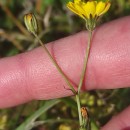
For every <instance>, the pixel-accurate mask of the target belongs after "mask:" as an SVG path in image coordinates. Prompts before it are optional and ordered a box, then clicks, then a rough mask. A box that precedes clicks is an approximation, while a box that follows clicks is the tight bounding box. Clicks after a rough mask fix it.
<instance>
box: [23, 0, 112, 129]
mask: <svg viewBox="0 0 130 130" xmlns="http://www.w3.org/2000/svg"><path fill="white" fill-rule="evenodd" d="M110 5H111V3H110V1H109V0H106V1H102V0H98V1H96V0H91V1H85V0H74V2H68V4H67V7H68V8H69V9H70V10H71V11H72V12H74V13H75V14H77V15H78V16H80V17H81V18H83V19H84V20H85V22H86V28H87V30H88V43H87V48H86V54H85V59H84V65H83V69H82V73H81V78H80V81H79V84H78V85H77V88H78V89H76V88H74V86H73V84H72V83H71V81H70V80H69V78H68V77H67V76H66V75H65V74H64V72H63V71H62V69H61V68H60V66H59V65H58V64H57V62H56V60H55V59H54V58H53V57H52V55H51V54H50V52H49V51H48V49H47V48H46V46H45V45H44V44H43V42H42V41H41V40H40V38H39V37H38V24H37V20H36V17H35V15H34V14H33V13H29V14H26V15H25V16H24V21H25V25H26V27H27V29H28V31H29V32H31V33H32V34H33V35H34V36H35V38H36V39H37V40H38V41H39V43H40V44H41V46H42V47H43V49H44V50H45V52H46V53H47V54H48V56H49V58H50V60H51V61H52V63H53V64H54V65H55V67H56V68H57V70H58V71H59V73H60V74H61V75H62V77H63V78H64V80H65V81H66V83H67V85H68V86H69V89H70V90H71V91H72V93H73V94H74V95H75V97H76V102H77V108H78V114H79V130H91V120H90V117H89V116H88V115H89V114H88V111H87V108H86V107H84V106H81V101H80V92H81V88H82V86H83V81H84V77H85V73H86V68H87V63H88V58H89V53H90V48H91V41H92V34H93V30H94V29H95V27H96V23H97V20H98V19H99V17H100V16H101V15H103V14H105V13H106V12H107V11H108V10H109V8H110Z"/></svg>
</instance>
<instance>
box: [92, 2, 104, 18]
mask: <svg viewBox="0 0 130 130" xmlns="http://www.w3.org/2000/svg"><path fill="white" fill-rule="evenodd" d="M105 6H106V3H105V2H102V1H100V2H98V3H97V6H96V13H95V15H97V16H100V14H101V13H102V12H103V11H104V9H105Z"/></svg>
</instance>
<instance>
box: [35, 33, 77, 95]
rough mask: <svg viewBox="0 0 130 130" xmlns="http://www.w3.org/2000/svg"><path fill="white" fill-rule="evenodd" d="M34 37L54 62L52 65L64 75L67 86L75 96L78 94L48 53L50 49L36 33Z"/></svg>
mask: <svg viewBox="0 0 130 130" xmlns="http://www.w3.org/2000/svg"><path fill="white" fill-rule="evenodd" d="M34 36H35V37H36V39H37V40H38V41H39V43H40V44H41V46H42V47H43V49H44V50H45V52H46V53H47V54H48V56H49V58H50V60H51V61H52V63H53V64H54V65H55V67H56V68H57V70H58V71H59V73H60V74H61V75H62V77H63V78H64V80H65V81H66V83H67V85H68V86H69V87H70V89H71V91H72V92H73V94H74V95H76V94H77V92H76V90H75V89H74V87H73V85H72V84H71V83H70V81H69V79H68V78H67V76H66V75H65V74H64V72H63V71H62V69H61V68H60V67H59V65H58V64H57V62H56V61H55V59H54V58H53V57H52V56H51V54H50V52H49V51H48V49H47V48H46V46H45V45H44V44H43V42H42V41H41V40H40V38H39V37H38V36H37V34H35V33H34Z"/></svg>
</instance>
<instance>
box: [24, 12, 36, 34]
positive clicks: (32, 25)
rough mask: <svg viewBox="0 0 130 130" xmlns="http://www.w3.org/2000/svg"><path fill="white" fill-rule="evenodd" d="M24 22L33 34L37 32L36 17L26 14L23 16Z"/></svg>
mask: <svg viewBox="0 0 130 130" xmlns="http://www.w3.org/2000/svg"><path fill="white" fill-rule="evenodd" d="M24 22H25V25H26V27H27V29H28V31H29V32H31V33H33V34H35V33H37V32H38V25H37V19H36V17H35V15H34V14H32V13H29V14H26V15H25V16H24Z"/></svg>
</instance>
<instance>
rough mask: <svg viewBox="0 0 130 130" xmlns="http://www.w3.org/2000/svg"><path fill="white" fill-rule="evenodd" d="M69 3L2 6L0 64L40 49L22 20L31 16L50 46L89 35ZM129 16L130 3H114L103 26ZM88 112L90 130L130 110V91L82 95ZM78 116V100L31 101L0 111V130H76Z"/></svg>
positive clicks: (23, 0)
mask: <svg viewBox="0 0 130 130" xmlns="http://www.w3.org/2000/svg"><path fill="white" fill-rule="evenodd" d="M67 2H68V0H0V58H3V57H8V56H12V55H16V54H19V53H22V52H25V51H29V50H32V49H33V48H35V47H37V46H39V45H38V43H37V41H36V40H35V39H34V38H33V37H32V35H30V33H28V31H27V30H26V28H25V26H24V23H23V16H24V14H26V13H28V12H33V13H35V14H36V17H37V19H38V22H39V37H40V38H41V39H42V40H43V41H44V42H45V43H47V42H51V41H53V40H57V39H60V38H63V37H66V36H69V35H71V34H75V33H77V32H79V31H82V30H85V26H84V24H85V23H84V21H83V20H82V19H80V18H79V17H78V16H76V15H74V14H73V13H71V12H70V11H69V10H68V9H67V8H66V3H67ZM127 15H130V0H113V1H112V6H111V9H110V11H109V12H108V13H107V14H106V15H105V16H103V18H102V19H100V21H99V23H98V24H99V25H100V24H102V23H104V22H108V21H111V20H113V19H117V18H119V17H124V16H127ZM81 102H82V104H83V105H84V106H86V107H87V108H88V111H89V113H90V116H91V120H92V123H91V125H92V130H99V128H100V127H101V126H103V125H104V124H105V123H107V122H108V120H109V119H110V118H111V117H112V116H113V115H115V114H117V113H119V112H120V111H121V110H123V109H124V108H126V107H127V106H128V105H129V104H130V89H129V88H125V89H116V90H106V91H90V92H87V93H83V94H82V95H81ZM77 128H78V115H77V106H76V102H75V99H74V97H69V98H62V99H57V100H52V101H32V102H29V103H27V104H24V105H20V106H17V107H13V108H8V109H2V110H0V130H31V129H32V130H45V129H46V130H73V129H75V130H77Z"/></svg>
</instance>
